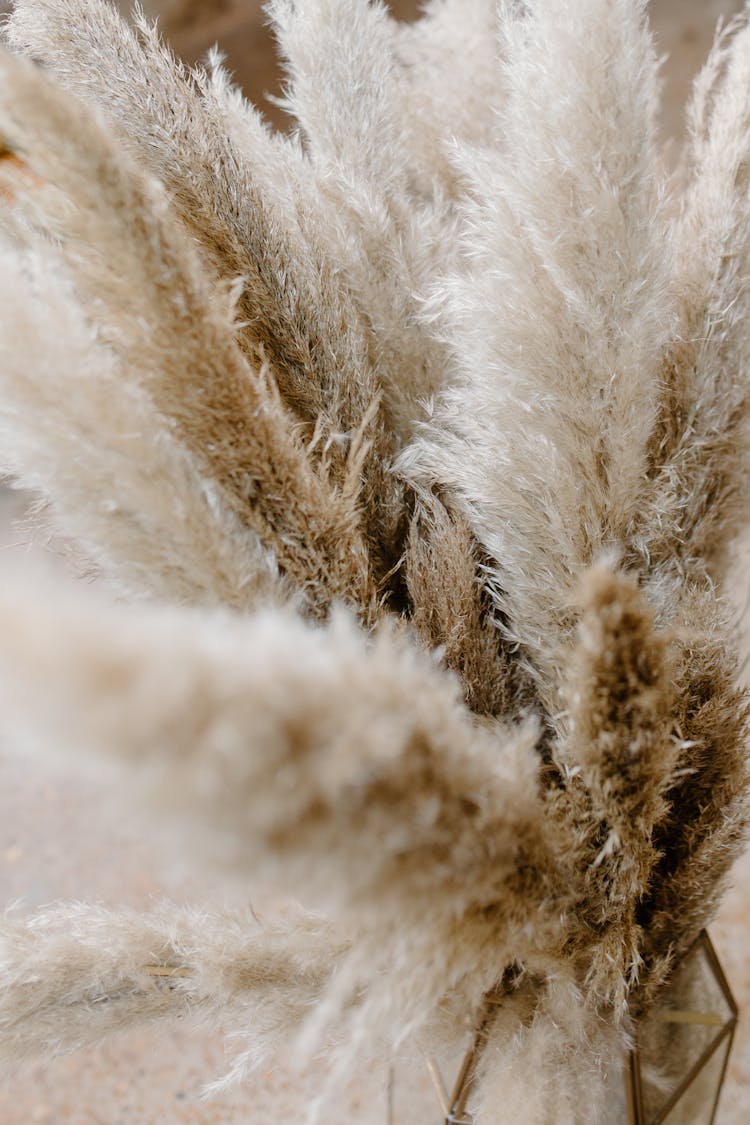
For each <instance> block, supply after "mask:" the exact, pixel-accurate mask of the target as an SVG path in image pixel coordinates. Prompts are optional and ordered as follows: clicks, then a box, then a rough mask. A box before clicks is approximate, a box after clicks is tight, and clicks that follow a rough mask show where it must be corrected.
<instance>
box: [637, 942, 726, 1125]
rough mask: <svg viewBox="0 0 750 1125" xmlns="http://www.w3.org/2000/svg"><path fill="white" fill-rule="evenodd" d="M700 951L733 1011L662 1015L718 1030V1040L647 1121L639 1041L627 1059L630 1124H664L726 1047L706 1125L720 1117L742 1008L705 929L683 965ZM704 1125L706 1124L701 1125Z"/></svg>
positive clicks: (667, 1019) (669, 1011) (670, 1011)
mask: <svg viewBox="0 0 750 1125" xmlns="http://www.w3.org/2000/svg"><path fill="white" fill-rule="evenodd" d="M699 949H702V951H703V953H704V955H705V957H706V960H707V961H708V964H709V967H710V969H711V972H712V974H713V977H714V980H715V982H716V984H717V985H718V987H719V991H720V992H721V994H722V996H723V997H724V1000H725V1002H726V1005H727V1008H728V1009H729V1013H730V1014H729V1016H728V1017H726V1018H725V1017H723V1016H721V1015H719V1014H718V1013H714V1012H693V1011H683V1010H681V1009H665V1010H662V1011H661V1012H660V1013H659V1018H660V1019H661V1020H663V1021H665V1022H669V1023H684V1024H699V1025H703V1026H704V1027H705V1026H707V1027H716V1028H717V1029H720V1030H719V1031H718V1033H717V1035H716V1037H715V1038H714V1039H713V1040H712V1041H711V1042H709V1043H708V1045H707V1046H706V1048H705V1049H704V1050H703V1051H702V1053H701V1054H700V1055H699V1057H698V1059H697V1060H696V1061H695V1063H694V1064H693V1066H692V1067H690V1069H689V1070H688V1072H687V1074H685V1076H684V1077H683V1079H682V1081H681V1082H680V1083H679V1084H678V1085H677V1087H676V1089H675V1090H674V1091H673V1092H672V1094H671V1095H670V1096H669V1098H668V1099H667V1101H666V1102H665V1103H664V1105H663V1106H662V1107H661V1109H660V1110H659V1111H658V1113H657V1115H656V1116H655V1117H650V1118H649V1119H648V1120H647V1118H646V1113H645V1109H644V1100H643V1078H642V1073H641V1055H640V1052H639V1050H638V1042H637V1039H636V1045H635V1047H634V1049H633V1050H632V1051H631V1052H630V1054H629V1056H628V1060H627V1066H626V1072H625V1090H626V1095H627V1107H628V1125H661V1123H662V1122H663V1121H665V1120H666V1118H667V1117H668V1115H669V1114H670V1113H671V1112H672V1110H673V1109H674V1108H675V1106H676V1105H677V1103H678V1102H679V1100H680V1098H681V1097H682V1096H683V1094H685V1093H686V1092H687V1090H688V1087H689V1086H690V1085H691V1083H692V1082H693V1080H694V1079H695V1078H697V1076H698V1074H699V1073H700V1071H702V1070H703V1068H704V1067H705V1066H706V1065H707V1064H708V1062H709V1061H710V1060H711V1059H712V1058H714V1056H715V1055H716V1054H717V1052H718V1051H720V1050H722V1048H726V1049H725V1051H724V1062H723V1063H722V1067H721V1072H720V1074H719V1081H718V1082H717V1085H716V1094H715V1096H714V1098H713V1104H712V1107H711V1115H710V1117H709V1118H708V1120H707V1121H705V1125H713V1122H714V1119H715V1117H716V1110H717V1107H718V1104H719V1096H720V1094H721V1089H722V1086H723V1085H724V1077H725V1075H726V1070H727V1064H728V1062H729V1056H730V1054H731V1051H732V1043H733V1041H734V1033H735V1029H736V1027H737V1016H738V1008H737V1003H736V1001H735V999H734V996H733V995H732V990H731V989H730V987H729V982H728V981H727V978H726V977H725V975H724V971H723V969H722V967H721V964H720V962H719V958H718V957H717V955H716V950H715V949H714V947H713V944H712V942H711V939H710V938H709V936H708V934H707V933H706V931H705V930H702V931H701V932H700V934H699V935H698V937H697V938H696V939H695V941H694V942H693V944H692V945H691V946H690V948H689V949H688V951H687V953H686V954H685V957H684V959H683V962H684V961H686V960H687V959H688V958H689V957H691V956H693V955H694V954H695V953H696V952H697V951H698V950H699ZM701 1125H703V1123H701Z"/></svg>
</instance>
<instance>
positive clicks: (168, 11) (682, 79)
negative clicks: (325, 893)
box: [0, 0, 750, 1125]
mask: <svg viewBox="0 0 750 1125" xmlns="http://www.w3.org/2000/svg"><path fill="white" fill-rule="evenodd" d="M2 6H3V4H2V0H0V8H2ZM147 6H148V5H147ZM739 6H740V5H739V4H738V3H736V2H731V0H723V2H722V0H655V3H654V5H653V21H654V26H655V29H656V31H657V35H658V38H659V44H660V49H661V50H662V51H663V52H665V53H668V54H669V55H670V60H669V62H668V63H667V65H666V67H665V110H664V115H663V132H664V135H665V137H674V136H678V135H679V134H680V132H681V128H682V126H681V114H682V103H683V101H684V97H685V95H686V92H687V89H688V84H689V81H690V78H691V76H692V74H693V73H694V71H695V70H696V68H697V67H698V66H699V65H700V63H701V61H702V59H703V58H704V57H705V54H706V51H707V49H708V44H709V42H710V38H711V34H712V29H713V26H714V24H715V22H716V19H717V18H718V17H719V16H720V15H722V14H728V13H731V12H734V11H736V10H737V9H738V7H739ZM150 7H151V9H152V10H154V9H155V8H156V7H158V8H160V9H161V11H162V13H163V15H164V19H165V26H166V27H168V29H169V30H170V33H171V35H172V37H173V40H174V42H175V44H176V46H177V47H178V49H179V50H180V51H182V52H183V53H184V54H185V56H186V57H188V58H191V59H194V58H197V57H199V56H200V55H201V54H202V53H203V52H204V51H205V49H206V47H207V45H208V44H209V43H210V42H211V41H213V40H217V39H218V40H219V42H220V43H221V45H222V46H223V47H224V49H225V50H226V52H227V55H228V59H229V63H230V65H231V66H232V68H233V69H234V70H235V72H236V74H237V77H238V79H239V80H240V81H242V83H243V84H244V86H245V88H246V89H247V90H248V91H249V92H250V93H251V94H252V96H253V98H254V99H257V100H261V101H262V100H263V96H264V93H265V92H278V74H277V71H276V69H275V65H274V63H273V61H272V58H271V55H270V47H269V37H268V34H267V32H266V30H265V28H264V24H263V18H262V13H261V5H260V3H258V2H257V0H192V2H190V0H187V2H186V0H182V2H181V3H180V4H179V6H178V4H177V3H176V2H175V0H172V3H171V4H170V2H169V0H161V2H159V3H154V2H153V0H152V3H151V5H150ZM398 7H399V10H400V12H401V14H408V13H409V12H412V11H413V10H414V7H415V5H414V4H413V3H411V2H410V0H404V2H403V3H401V4H400V5H398ZM265 105H266V106H268V103H265ZM269 112H270V114H271V115H273V113H274V112H275V111H274V110H273V108H272V107H271V108H270V109H269ZM0 504H2V505H4V508H3V509H2V511H0V526H5V527H7V526H8V516H9V514H10V509H11V508H12V507H13V504H14V501H13V500H12V499H10V498H8V497H4V498H2V497H0ZM12 540H13V535H12V533H10V532H9V533H8V540H7V541H8V542H9V543H11V542H12ZM47 565H53V566H56V564H55V563H54V562H53V561H51V560H50V559H48V558H47V557H46V556H45V553H44V552H43V551H39V550H37V551H36V552H35V553H34V554H33V555H32V556H29V555H27V554H25V553H23V552H21V551H19V549H18V548H13V547H6V549H5V550H4V551H2V552H0V580H1V578H2V574H3V573H4V572H7V570H8V569H12V568H14V567H18V566H20V567H22V568H23V569H24V570H25V571H26V570H28V569H29V567H31V566H34V567H39V568H40V569H42V570H43V569H45V567H46V566H47ZM738 581H739V583H740V585H744V584H745V583H744V579H743V575H742V573H740V576H739V579H738ZM739 600H742V599H741V598H740V599H739ZM99 797H100V794H99V793H98V791H97V790H96V789H94V788H91V787H89V786H85V785H81V784H80V783H78V782H73V781H71V780H69V779H60V778H58V777H50V776H47V775H42V774H40V773H39V772H38V769H36V768H34V767H32V766H29V765H27V763H25V762H22V761H19V760H18V759H16V758H14V757H12V756H11V755H7V756H5V757H2V758H0V895H1V896H2V899H3V901H4V902H14V901H17V902H19V903H20V904H21V906H22V907H24V908H33V907H36V906H39V905H41V904H44V903H49V902H51V901H54V900H55V899H69V898H78V899H89V900H99V901H103V902H106V903H109V904H113V905H116V904H118V903H122V904H126V905H131V906H136V907H146V906H147V905H148V903H149V901H150V900H152V899H153V898H156V897H159V896H161V895H167V896H169V897H171V898H172V899H174V900H176V901H178V902H182V901H186V900H190V901H194V902H195V901H204V900H210V899H212V898H213V899H214V900H216V899H217V897H219V896H220V892H217V891H216V889H214V888H211V887H210V886H206V885H205V884H202V883H201V882H200V881H199V880H198V879H197V877H196V876H194V875H192V874H190V873H186V872H185V871H180V870H179V869H167V868H166V867H165V865H164V861H163V857H162V858H161V861H160V862H158V861H157V860H156V858H155V857H154V855H153V854H152V851H151V849H150V847H149V843H148V841H147V840H146V839H144V838H143V837H142V836H141V835H139V833H138V832H137V831H136V829H135V828H134V827H133V825H131V824H129V823H127V822H126V821H125V820H122V819H117V818H113V817H112V815H111V814H110V813H109V812H108V811H106V809H103V808H101V802H100V800H99ZM251 891H252V888H248V893H251ZM712 934H713V937H714V940H715V944H716V945H717V947H718V949H719V952H720V954H721V956H722V959H723V961H724V964H725V968H726V971H727V975H728V976H729V978H730V981H731V984H732V986H733V988H734V990H735V993H736V995H737V997H738V1000H739V1002H740V1005H741V1007H742V1010H743V1015H742V1018H741V1021H740V1028H739V1033H738V1037H737V1041H736V1044H735V1050H734V1053H733V1057H732V1061H731V1064H730V1069H729V1075H728V1081H727V1085H726V1088H725V1092H724V1095H723V1097H722V1102H721V1106H720V1111H719V1115H718V1119H717V1120H718V1122H719V1125H742V1123H744V1122H747V1121H750V943H749V942H748V935H750V857H747V858H746V859H745V860H744V861H743V862H742V863H741V864H740V865H739V866H738V868H737V869H736V872H735V885H734V888H733V890H732V891H731V893H730V894H729V895H728V896H727V899H726V901H725V903H724V906H723V909H722V912H721V916H720V918H719V919H718V921H717V922H716V924H715V925H714V927H713V930H712ZM745 1012H747V1015H745ZM225 1062H226V1060H225V1055H224V1050H223V1047H222V1045H221V1041H220V1037H219V1036H216V1035H213V1036H212V1035H209V1034H207V1033H205V1032H200V1033H198V1032H191V1031H190V1029H189V1028H187V1027H178V1028H176V1029H174V1028H171V1027H170V1029H169V1030H168V1031H164V1030H154V1031H151V1032H148V1033H142V1032H139V1033H137V1034H129V1035H125V1036H121V1037H120V1038H119V1039H117V1040H116V1041H113V1042H111V1043H109V1044H107V1045H104V1046H102V1047H101V1048H100V1049H98V1050H95V1051H88V1052H86V1053H85V1054H81V1055H77V1056H73V1057H70V1058H67V1059H61V1060H57V1061H55V1062H54V1063H49V1064H45V1065H44V1066H37V1067H35V1068H34V1069H31V1070H27V1071H26V1072H24V1073H23V1074H20V1075H18V1076H17V1077H16V1079H15V1080H14V1081H13V1082H12V1084H10V1085H6V1086H5V1087H3V1088H0V1125H30V1123H43V1125H58V1123H66V1125H67V1123H70V1125H178V1123H183V1122H185V1123H188V1122H189V1123H193V1125H211V1123H215V1125H240V1123H243V1125H244V1123H248V1122H251V1123H252V1125H280V1123H281V1122H297V1121H299V1120H300V1119H301V1116H302V1113H301V1110H302V1107H303V1106H304V1102H305V1094H304V1091H305V1090H309V1089H310V1088H311V1087H314V1085H315V1075H314V1074H308V1075H307V1076H301V1075H298V1074H296V1073H295V1072H294V1070H293V1068H292V1066H291V1065H290V1062H289V1059H279V1060H278V1065H277V1066H276V1067H274V1068H271V1069H269V1070H268V1071H267V1072H265V1073H263V1074H260V1075H259V1076H258V1077H257V1078H256V1079H255V1080H254V1081H253V1083H252V1084H251V1085H250V1086H249V1087H247V1088H245V1089H244V1090H243V1091H242V1093H241V1095H239V1097H238V1099H237V1100H235V1098H233V1097H230V1096H223V1097H219V1098H217V1099H215V1100H213V1101H212V1102H211V1103H210V1104H207V1103H205V1102H202V1101H201V1100H200V1090H201V1087H202V1086H203V1084H205V1083H206V1082H209V1081H211V1080H212V1079H214V1078H216V1077H217V1076H218V1075H220V1074H221V1073H222V1071H223V1069H224V1068H225ZM411 1087H416V1088H414V1089H412V1091H411V1093H412V1095H413V1097H414V1099H415V1100H414V1102H413V1104H412V1108H411V1109H409V1110H407V1109H406V1108H405V1105H406V1102H405V1100H404V1091H405V1090H407V1089H409V1088H411ZM430 1105H431V1095H430V1093H429V1090H428V1087H427V1081H426V1078H425V1076H424V1074H423V1072H422V1071H421V1069H410V1070H408V1071H407V1072H404V1073H402V1074H401V1075H400V1076H399V1085H398V1086H397V1098H396V1104H395V1111H396V1112H395V1119H396V1123H397V1125H422V1123H425V1125H430V1123H432V1122H434V1125H437V1123H438V1122H439V1120H440V1115H439V1113H438V1112H437V1111H435V1112H432V1110H431V1109H430V1108H428V1107H430ZM326 1121H327V1123H328V1125H345V1123H358V1125H386V1092H385V1083H384V1076H383V1075H382V1074H380V1073H378V1072H370V1071H365V1072H364V1073H362V1074H358V1075H356V1076H353V1078H352V1082H351V1083H350V1085H349V1086H348V1087H347V1088H346V1089H344V1090H342V1091H341V1093H340V1097H339V1099H338V1101H337V1104H336V1106H335V1107H334V1110H333V1112H332V1113H331V1114H330V1115H329V1116H327V1118H326ZM519 1125H522V1123H519ZM613 1125H615V1123H613Z"/></svg>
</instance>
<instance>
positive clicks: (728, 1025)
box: [389, 930, 737, 1125]
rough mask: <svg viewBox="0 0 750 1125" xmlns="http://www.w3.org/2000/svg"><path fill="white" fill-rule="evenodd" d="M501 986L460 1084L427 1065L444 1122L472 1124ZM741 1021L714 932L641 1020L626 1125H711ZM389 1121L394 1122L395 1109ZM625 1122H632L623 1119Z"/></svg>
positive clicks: (699, 942) (489, 999) (630, 1067)
mask: <svg viewBox="0 0 750 1125" xmlns="http://www.w3.org/2000/svg"><path fill="white" fill-rule="evenodd" d="M503 999H504V997H503V995H502V993H501V992H500V991H498V992H497V993H495V994H493V993H489V994H488V995H487V996H486V997H485V1003H484V1008H483V1011H482V1013H481V1016H480V1020H479V1026H478V1027H477V1028H476V1031H475V1035H474V1039H473V1043H472V1045H471V1047H470V1049H469V1050H468V1051H467V1053H466V1055H465V1057H464V1059H463V1061H462V1063H461V1065H460V1067H459V1071H458V1075H457V1077H456V1079H455V1081H454V1083H453V1084H452V1085H451V1086H450V1087H449V1086H447V1085H446V1083H445V1081H444V1079H443V1075H442V1073H441V1072H440V1070H439V1068H438V1067H437V1066H436V1065H435V1063H434V1061H433V1060H428V1062H427V1065H428V1068H429V1071H430V1074H431V1077H432V1080H433V1083H434V1087H435V1092H436V1094H437V1096H438V1100H439V1102H440V1106H441V1110H442V1115H443V1122H444V1125H473V1117H472V1114H471V1111H470V1109H469V1102H470V1099H471V1095H472V1093H473V1088H474V1082H475V1077H476V1071H477V1064H478V1063H479V1060H480V1057H481V1054H482V1051H483V1048H484V1045H485V1043H486V1040H487V1031H488V1029H489V1025H490V1024H491V1023H492V1020H493V1017H494V1013H495V1012H496V1011H497V1006H498V1005H500V1004H502V1003H503ZM736 1024H737V1005H736V1004H735V1001H734V997H733V996H732V993H731V991H730V989H729V985H728V984H727V980H726V977H725V976H724V973H723V972H722V969H721V965H720V964H719V960H718V958H717V956H716V952H715V950H714V947H713V945H712V944H711V941H710V940H709V937H708V934H707V933H706V932H705V930H704V931H702V932H701V933H700V935H699V936H698V938H697V939H696V940H695V942H694V943H693V945H692V946H691V947H690V949H689V950H688V952H687V953H686V954H685V956H684V958H683V959H682V961H681V962H680V964H679V965H678V966H677V968H676V969H675V970H674V972H673V973H672V976H671V978H670V981H669V983H668V984H667V985H666V987H665V988H664V991H663V993H662V996H661V1000H660V1003H659V1006H658V1007H657V1008H654V1009H653V1010H652V1011H650V1012H649V1014H648V1015H647V1016H646V1017H645V1018H644V1019H643V1020H642V1021H641V1023H640V1025H639V1027H638V1033H637V1041H636V1045H635V1048H634V1050H633V1051H631V1052H630V1054H629V1056H628V1058H627V1060H626V1065H625V1087H626V1089H625V1095H626V1097H625V1102H626V1106H627V1125H712V1122H713V1120H714V1116H715V1114H716V1107H717V1104H718V1101H719V1094H720V1092H721V1085H722V1082H723V1081H724V1075H725V1073H726V1068H727V1062H728V1059H729V1052H730V1049H731V1046H732V1040H733V1038H734V1031H735V1027H736ZM389 1120H395V1118H394V1117H391V1115H390V1114H389ZM622 1125H625V1122H624V1121H623V1122H622Z"/></svg>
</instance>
